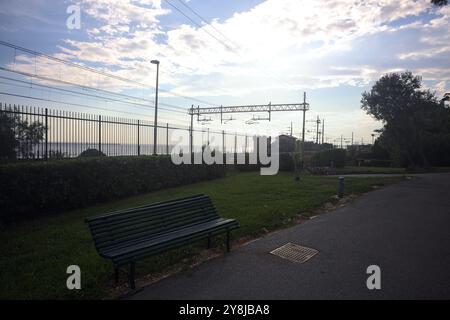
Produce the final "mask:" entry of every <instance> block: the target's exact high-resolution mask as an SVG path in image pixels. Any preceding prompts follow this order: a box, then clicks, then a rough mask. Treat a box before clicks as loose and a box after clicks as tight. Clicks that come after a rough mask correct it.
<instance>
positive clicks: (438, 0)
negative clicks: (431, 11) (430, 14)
mask: <svg viewBox="0 0 450 320" xmlns="http://www.w3.org/2000/svg"><path fill="white" fill-rule="evenodd" d="M431 3H432V4H434V5H436V6H439V7H441V6H445V5H447V4H448V0H431Z"/></svg>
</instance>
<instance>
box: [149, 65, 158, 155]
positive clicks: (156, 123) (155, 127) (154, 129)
mask: <svg viewBox="0 0 450 320" xmlns="http://www.w3.org/2000/svg"><path fill="white" fill-rule="evenodd" d="M150 62H151V63H152V64H156V89H155V121H154V124H153V154H154V155H155V154H156V145H157V143H158V138H157V135H158V81H159V61H158V60H152V61H150Z"/></svg>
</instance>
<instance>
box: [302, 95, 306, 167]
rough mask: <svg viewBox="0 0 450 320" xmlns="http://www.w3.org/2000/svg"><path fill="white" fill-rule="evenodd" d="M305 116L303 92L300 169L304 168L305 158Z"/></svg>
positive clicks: (304, 96)
mask: <svg viewBox="0 0 450 320" xmlns="http://www.w3.org/2000/svg"><path fill="white" fill-rule="evenodd" d="M305 114H306V92H303V128H302V169H303V167H304V162H305V161H304V159H305V158H304V156H305Z"/></svg>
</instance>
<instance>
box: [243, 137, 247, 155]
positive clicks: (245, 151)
mask: <svg viewBox="0 0 450 320" xmlns="http://www.w3.org/2000/svg"><path fill="white" fill-rule="evenodd" d="M246 153H247V134H245V150H244V154H246Z"/></svg>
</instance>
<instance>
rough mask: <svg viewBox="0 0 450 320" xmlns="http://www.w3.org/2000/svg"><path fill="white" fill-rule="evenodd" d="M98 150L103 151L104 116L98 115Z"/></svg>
mask: <svg viewBox="0 0 450 320" xmlns="http://www.w3.org/2000/svg"><path fill="white" fill-rule="evenodd" d="M98 151H99V152H102V116H100V115H99V116H98Z"/></svg>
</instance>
